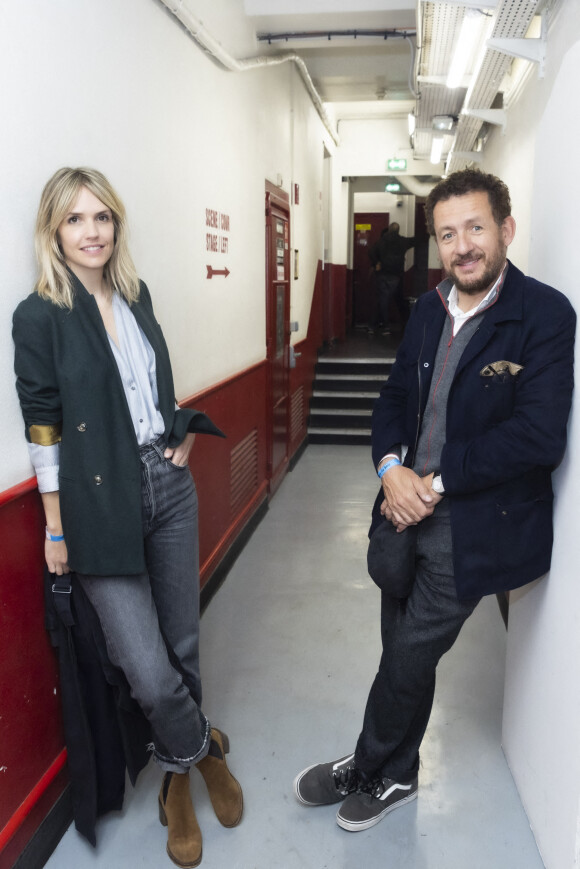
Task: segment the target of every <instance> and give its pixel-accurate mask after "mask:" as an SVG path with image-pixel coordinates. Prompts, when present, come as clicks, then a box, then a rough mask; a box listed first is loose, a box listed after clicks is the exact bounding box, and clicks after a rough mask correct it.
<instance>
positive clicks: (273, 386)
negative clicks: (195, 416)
mask: <svg viewBox="0 0 580 869" xmlns="http://www.w3.org/2000/svg"><path fill="white" fill-rule="evenodd" d="M266 354H267V359H268V374H269V376H268V381H269V387H268V391H269V402H268V419H269V422H268V428H269V437H268V477H269V484H270V492H274V491H275V489H276V488H277V487H278V486H279V484H280V482H281V481H282V478H283V476H284V474H285V473H286V470H287V468H288V440H289V418H290V416H289V406H290V399H289V382H290V378H289V367H290V366H289V363H290V210H289V203H288V197H287V195H285V194H284V193H283V191H281V190H279V188H275V187H273V186H271V185H269V184H268V183H266Z"/></svg>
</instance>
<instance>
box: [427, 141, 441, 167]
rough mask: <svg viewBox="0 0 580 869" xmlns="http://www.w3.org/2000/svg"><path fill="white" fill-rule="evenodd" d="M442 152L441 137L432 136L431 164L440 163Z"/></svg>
mask: <svg viewBox="0 0 580 869" xmlns="http://www.w3.org/2000/svg"><path fill="white" fill-rule="evenodd" d="M442 152H443V136H433V141H432V142H431V157H430V159H431V162H432V163H440V162H441V154H442Z"/></svg>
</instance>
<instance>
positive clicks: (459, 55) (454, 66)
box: [446, 9, 480, 88]
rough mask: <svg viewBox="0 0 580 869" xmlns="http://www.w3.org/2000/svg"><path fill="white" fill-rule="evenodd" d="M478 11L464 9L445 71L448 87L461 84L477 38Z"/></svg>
mask: <svg viewBox="0 0 580 869" xmlns="http://www.w3.org/2000/svg"><path fill="white" fill-rule="evenodd" d="M479 27H480V13H479V11H478V10H477V9H466V10H465V15H464V17H463V22H462V24H461V30H460V31H459V36H458V37H457V42H456V43H455V52H454V54H453V59H452V61H451V66H450V67H449V72H448V73H447V81H446V85H447V87H448V88H457V87H460V86H461V83H462V81H463V77H464V75H465V71H466V69H467V64H468V63H469V61H470V60H471V59H472V57H473V53H474V50H475V46H476V43H477V39H478V36H479V32H480V31H479Z"/></svg>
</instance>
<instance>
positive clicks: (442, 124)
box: [433, 115, 455, 133]
mask: <svg viewBox="0 0 580 869" xmlns="http://www.w3.org/2000/svg"><path fill="white" fill-rule="evenodd" d="M454 123H455V118H454V117H453V115H435V117H434V118H433V129H434V130H439V131H440V132H445V133H450V132H451V130H452V129H453V124H454Z"/></svg>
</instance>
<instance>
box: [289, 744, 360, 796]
mask: <svg viewBox="0 0 580 869" xmlns="http://www.w3.org/2000/svg"><path fill="white" fill-rule="evenodd" d="M357 784H358V777H357V773H356V770H355V767H354V754H349V755H347V757H341V758H340V760H334V761H331V762H330V763H315V764H313V765H312V766H309V767H307V768H306V769H303V770H302V772H301V773H299V774H298V775H297V776H296V778H295V779H294V793H295V794H296V796H297V797H298V800H299V801H300V802H301V803H302V805H304V806H328V805H331V804H332V803H339V802H340V801H341V800H343V799H344V798H345V797H346V796H347V795H348V794H350V793H352V792H353V791H355V790H356V788H357Z"/></svg>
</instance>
